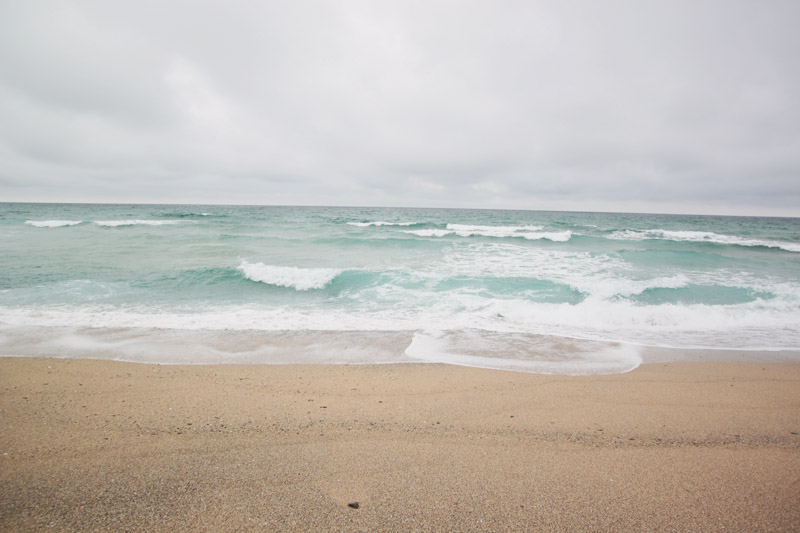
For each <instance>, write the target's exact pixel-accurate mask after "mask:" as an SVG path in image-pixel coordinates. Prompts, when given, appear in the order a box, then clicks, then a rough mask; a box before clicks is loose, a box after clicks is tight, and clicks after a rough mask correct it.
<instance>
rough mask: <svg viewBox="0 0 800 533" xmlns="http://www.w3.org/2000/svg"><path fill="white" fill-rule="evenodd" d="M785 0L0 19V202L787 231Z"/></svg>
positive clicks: (258, 7)
mask: <svg viewBox="0 0 800 533" xmlns="http://www.w3.org/2000/svg"><path fill="white" fill-rule="evenodd" d="M798 20H800V4H798V3H797V2H793V1H786V2H781V1H769V2H765V3H754V2H737V1H720V2H715V1H703V2H688V1H686V2H684V1H676V2H658V3H656V2H636V1H626V2H614V1H611V2H590V1H585V2H583V1H574V2H555V1H553V2H529V1H525V2H514V1H508V2H469V1H453V2H442V1H433V2H431V1H425V2H414V1H402V2H370V1H363V2H354V1H348V2H309V1H302V0H300V1H291V2H290V1H286V2H245V1H241V2H196V1H192V2H188V1H187V2H130V3H120V2H103V1H97V2H75V3H68V2H37V1H31V2H5V3H3V4H2V6H0V161H2V164H1V165H0V198H1V199H5V200H10V201H121V202H136V201H145V202H209V203H253V204H317V205H322V204H331V205H408V206H443V207H444V206H452V207H507V208H528V209H590V210H592V209H594V210H636V211H638V210H641V211H666V212H708V213H728V214H756V213H758V214H788V215H793V216H800V208H798V207H797V206H800V105H798V99H797V95H798V94H800V67H798V64H800V61H798V60H797V58H798V57H800V33H798V32H797V31H796V22H797V21H798Z"/></svg>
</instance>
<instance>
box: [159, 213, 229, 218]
mask: <svg viewBox="0 0 800 533" xmlns="http://www.w3.org/2000/svg"><path fill="white" fill-rule="evenodd" d="M158 216H161V217H165V218H193V217H213V216H219V215H214V214H213V213H192V212H186V213H162V214H160V215H158Z"/></svg>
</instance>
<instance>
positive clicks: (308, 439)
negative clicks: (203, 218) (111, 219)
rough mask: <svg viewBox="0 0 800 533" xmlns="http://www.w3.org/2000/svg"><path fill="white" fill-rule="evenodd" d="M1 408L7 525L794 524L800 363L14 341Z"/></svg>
mask: <svg viewBox="0 0 800 533" xmlns="http://www.w3.org/2000/svg"><path fill="white" fill-rule="evenodd" d="M0 421H1V422H2V432H0V529H2V530H4V531H26V530H39V529H47V530H62V531H63V530H81V531H85V530H108V531H111V530H113V531H121V530H139V531H151V530H208V531H221V530H246V529H253V530H271V531H278V530H280V531H310V530H318V531H319V530H326V531H396V530H402V531H536V530H544V531H562V530H563V531H569V530H573V531H574V530H588V529H594V530H601V531H620V530H637V531H647V530H659V531H671V530H682V531H687V530H688V531H722V530H727V531H730V530H738V531H792V530H795V531H796V530H798V528H800V364H774V363H734V362H725V363H720V362H713V363H685V362H679V363H672V362H671V363H651V364H646V365H643V366H641V367H639V368H638V369H636V370H634V371H633V372H630V373H627V374H617V375H610V376H589V377H569V376H546V375H535V374H523V373H512V372H503V371H492V370H482V369H475V368H465V367H456V366H446V365H436V364H399V365H366V366H346V365H339V366H323V365H313V366H312V365H310V366H256V365H209V366H158V365H145V364H133V363H119V362H113V361H91V360H69V359H66V360H65V359H35V358H0ZM355 502H358V508H357V509H356V508H352V507H349V506H348V504H351V503H352V504H354V503H355Z"/></svg>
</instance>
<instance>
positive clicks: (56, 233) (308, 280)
mask: <svg viewBox="0 0 800 533" xmlns="http://www.w3.org/2000/svg"><path fill="white" fill-rule="evenodd" d="M0 250H2V257H0V325H2V327H3V329H2V331H3V332H4V333H3V337H2V339H0V340H1V341H2V342H0V352H3V351H4V350H5V352H11V351H14V350H16V351H24V350H21V349H20V348H19V346H18V343H17V344H15V342H17V341H18V338H17V337H18V336H19V335H21V334H20V333H19V332H20V331H22V329H20V328H23V329H24V330H25V331H26V332H27V333H26V335H28V336H30V335H32V334H31V333H30V332H31V331H33V330H32V329H31V328H38V329H36V330H35V331H37V332H38V333H36V334H35V336H37V338H39V340H40V341H41V342H43V340H42V339H44V340H47V339H49V341H48V342H51V341H52V342H55V340H54V339H55V337H56V336H54V335H53V334H49V335H48V333H47V332H48V331H50V332H60V333H59V335H60V336H58V338H61V339H62V340H63V337H64V336H63V335H61V333H63V331H64V329H63V328H71V330H70V331H80V333H81V335H84V336H86V335H88V334H89V333H87V331H90V330H89V329H88V328H91V331H94V332H95V333H98V332H103V331H105V333H108V332H109V331H111V330H113V329H114V328H140V329H141V330H147V331H152V330H158V331H160V332H161V333H160V334H161V335H162V336H163V333H164V331H170V332H176V333H175V334H176V335H179V333H180V332H184V333H185V332H203V335H204V336H205V337H204V338H208V335H210V333H209V332H213V331H228V332H230V331H239V332H264V333H265V334H266V333H268V332H297V335H300V334H301V333H302V332H310V331H320V330H323V331H330V332H343V333H346V332H354V331H362V332H363V331H375V332H387V331H388V332H407V333H408V338H409V345H410V347H409V349H407V350H405V351H404V352H403V356H404V357H406V358H411V359H420V360H445V359H448V358H450V359H452V360H453V361H455V360H456V359H458V358H462V359H460V361H461V362H462V363H464V364H469V361H470V360H474V361H479V360H480V361H483V360H482V359H480V358H482V357H484V358H485V357H489V358H491V357H492V354H494V355H495V356H496V355H497V354H496V352H498V351H501V352H503V354H504V356H503V357H504V359H506V360H508V361H510V362H507V363H504V364H505V365H506V366H513V364H514V363H513V362H514V361H521V360H524V359H525V358H526V357H528V358H529V357H530V354H528V355H526V353H527V352H529V351H530V350H527V352H526V346H532V345H533V344H535V343H534V342H533V341H532V340H531V339H534V338H535V336H537V335H545V336H556V337H558V338H562V339H567V340H570V339H584V340H591V341H595V342H601V343H623V344H625V345H634V346H635V345H653V346H672V347H710V348H731V349H771V350H775V349H798V348H800V328H799V327H798V324H800V219H791V218H751V217H702V216H674V215H638V214H601V213H567V212H537V211H501V210H458V209H389V208H344V207H244V206H195V205H193V206H181V205H95V204H93V205H78V204H0ZM15 328H16V329H15ZM25 328H27V329H25ZM47 328H52V329H50V330H48V329H47ZM59 328H61V329H59ZM98 334H99V333H98ZM3 342H5V344H3ZM41 342H40V344H41ZM120 342H121V341H120ZM131 342H132V341H131ZM117 344H119V342H118V343H117ZM4 346H5V348H4ZM53 346H55V345H53ZM76 346H77V345H76ZM459 346H460V348H459ZM571 346H572V348H571V349H570V350H566V351H563V350H562V353H561V356H560V357H561V360H565V359H569V358H570V356H569V353H572V352H576V351H577V352H581V350H576V349H574V346H575V345H571ZM583 346H588V345H587V344H584V345H583ZM604 346H605V345H604ZM12 347H16V348H12ZM41 349H42V350H44V348H41ZM54 349H55V348H54ZM96 349H97V348H96V347H94V348H93V350H95V351H96ZM108 349H109V350H110V351H114V350H115V349H120V347H119V346H117V345H114V346H111V345H109V348H108ZM87 350H88V349H87ZM89 351H91V350H89ZM595 351H597V350H595ZM73 352H74V353H75V354H76V355H81V354H80V352H81V348H80V347H79V346H78V347H75V348H73V349H72V352H71V353H73ZM568 352H569V353H568ZM93 353H94V352H93ZM365 353H366V352H365ZM7 354H8V355H14V354H12V353H7ZM617 355H618V356H619V354H617ZM164 357H165V362H170V361H168V359H169V357H168V356H167V355H165V356H164ZM225 357H226V356H225V354H224V353H222V354H221V355H219V357H218V358H219V359H221V360H224V359H225ZM282 357H283V358H282V359H281V358H279V360H280V362H291V356H289V355H284V356H282ZM360 357H362V356H360ZM363 357H366V362H369V356H368V355H367V356H363ZM470 357H472V358H473V359H470ZM609 357H611V356H609ZM614 357H617V356H614ZM619 357H621V358H622V359H625V358H630V355H629V354H623V355H621V356H619ZM254 358H255V359H254V360H255V361H257V360H258V357H257V356H254ZM611 358H612V359H613V357H611ZM580 359H581V358H580V357H577V358H576V360H580ZM311 360H312V361H313V358H312V359H311ZM347 360H348V359H347V358H346V357H344V358H343V359H342V361H341V362H346V361H347ZM625 360H627V359H625ZM270 361H272V362H274V361H275V360H273V359H270ZM304 361H305V360H304ZM327 361H328V362H331V361H333V362H339V361H338V360H337V359H336V357H335V356H333V357H332V359H331V358H330V357H329V359H328V360H327ZM376 362H386V361H376ZM595 362H596V361H595ZM483 363H486V361H483ZM576 364H578V363H576ZM591 364H593V363H592V362H591V361H590V362H587V363H586V365H587V368H588V367H590V366H591ZM476 366H492V365H491V364H488V363H487V364H478V365H476Z"/></svg>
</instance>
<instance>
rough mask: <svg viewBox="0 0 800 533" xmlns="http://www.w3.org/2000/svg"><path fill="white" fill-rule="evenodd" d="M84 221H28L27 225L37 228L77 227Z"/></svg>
mask: <svg viewBox="0 0 800 533" xmlns="http://www.w3.org/2000/svg"><path fill="white" fill-rule="evenodd" d="M82 222H83V220H26V221H25V223H26V224H28V225H30V226H34V227H36V228H61V227H64V226H77V225H78V224H81V223H82Z"/></svg>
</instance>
